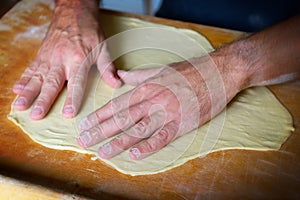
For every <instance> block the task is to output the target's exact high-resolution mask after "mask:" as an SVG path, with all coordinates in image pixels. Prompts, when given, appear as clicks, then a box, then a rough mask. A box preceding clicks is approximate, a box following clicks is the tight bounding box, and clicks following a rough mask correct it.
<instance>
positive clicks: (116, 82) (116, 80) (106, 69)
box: [97, 43, 122, 88]
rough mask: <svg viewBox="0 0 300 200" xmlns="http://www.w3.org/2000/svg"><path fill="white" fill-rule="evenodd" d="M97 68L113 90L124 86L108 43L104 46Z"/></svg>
mask: <svg viewBox="0 0 300 200" xmlns="http://www.w3.org/2000/svg"><path fill="white" fill-rule="evenodd" d="M97 66H98V70H99V71H100V74H101V77H102V79H103V81H104V82H105V83H107V84H108V85H110V86H111V87H113V88H118V87H120V86H121V85H122V82H121V80H120V77H119V76H118V74H117V71H116V67H115V66H114V64H113V63H112V60H111V57H110V55H109V51H108V48H107V45H106V43H103V45H102V48H101V52H100V54H99V56H98V58H97Z"/></svg>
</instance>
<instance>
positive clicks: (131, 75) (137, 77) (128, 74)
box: [117, 67, 164, 86]
mask: <svg viewBox="0 0 300 200" xmlns="http://www.w3.org/2000/svg"><path fill="white" fill-rule="evenodd" d="M163 69H164V68H163V67H157V68H149V69H135V70H130V71H124V70H118V72H117V73H118V75H119V77H120V78H121V79H122V80H123V82H124V83H126V84H128V85H133V86H136V85H139V84H141V83H142V82H144V81H146V80H147V79H149V78H151V77H153V76H155V75H157V74H158V73H160V72H161V71H162V70H163Z"/></svg>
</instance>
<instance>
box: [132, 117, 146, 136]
mask: <svg viewBox="0 0 300 200" xmlns="http://www.w3.org/2000/svg"><path fill="white" fill-rule="evenodd" d="M148 126H149V120H147V119H146V120H142V121H139V122H138V123H137V124H136V125H135V126H134V127H133V131H134V135H133V136H134V137H138V138H145V137H147V135H148V132H149V131H148V129H149V128H148Z"/></svg>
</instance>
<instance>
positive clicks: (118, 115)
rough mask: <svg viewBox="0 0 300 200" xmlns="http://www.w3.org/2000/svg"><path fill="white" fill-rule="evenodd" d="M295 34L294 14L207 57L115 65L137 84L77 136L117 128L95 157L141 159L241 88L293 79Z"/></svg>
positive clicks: (299, 29)
mask: <svg viewBox="0 0 300 200" xmlns="http://www.w3.org/2000/svg"><path fill="white" fill-rule="evenodd" d="M299 35H300V16H296V17H293V18H291V19H289V20H287V21H285V22H282V23H280V24H278V25H275V26H273V27H271V28H268V29H266V30H264V31H262V32H259V33H256V34H254V35H251V36H250V37H247V38H245V39H242V40H239V41H237V42H234V43H232V44H229V45H226V46H224V47H222V48H220V49H218V50H216V51H215V52H212V53H211V54H210V55H209V56H204V57H196V58H191V59H189V60H186V61H182V62H178V63H173V64H170V65H169V66H168V67H163V68H158V69H157V68H156V69H145V70H133V71H128V72H126V71H118V75H119V76H120V77H121V79H122V80H123V81H124V82H125V83H126V84H132V85H137V87H136V88H135V89H133V90H131V91H129V92H127V93H125V94H123V95H121V96H119V97H117V98H114V99H112V100H111V101H110V102H108V103H107V104H106V105H104V106H103V107H102V108H99V109H98V110H96V111H95V112H93V113H91V114H90V115H88V116H87V117H86V118H84V119H83V120H82V121H81V122H80V123H79V128H80V130H81V133H80V135H79V136H78V143H79V145H80V146H82V147H84V148H87V147H89V146H92V145H95V144H97V143H99V142H101V141H102V140H104V139H106V138H109V137H112V136H115V135H117V134H119V133H121V131H124V132H123V133H121V134H120V135H118V136H117V137H116V138H114V139H112V140H111V141H110V142H108V143H106V144H104V145H103V146H101V147H100V148H99V150H98V154H99V156H100V157H102V158H105V159H109V158H111V157H113V156H115V155H117V154H119V153H120V152H122V151H124V150H126V149H130V157H131V158H132V159H136V160H139V159H143V158H145V157H147V156H149V155H151V154H153V153H155V152H157V151H159V150H160V149H162V148H163V147H165V146H166V145H168V144H169V143H170V142H171V141H173V140H175V139H176V138H178V137H180V136H182V135H183V134H186V133H188V132H189V131H191V130H193V129H195V128H197V127H199V126H201V125H203V124H204V123H206V122H207V121H209V120H210V119H212V118H213V117H214V116H216V115H217V114H218V113H220V112H221V111H222V110H223V109H224V108H225V106H226V104H227V103H228V102H230V101H231V100H232V99H233V97H234V96H235V95H236V94H237V93H239V92H240V91H242V90H243V89H246V88H249V87H252V86H262V85H270V84H278V83H283V82H287V81H292V80H297V79H299V77H300V37H299Z"/></svg>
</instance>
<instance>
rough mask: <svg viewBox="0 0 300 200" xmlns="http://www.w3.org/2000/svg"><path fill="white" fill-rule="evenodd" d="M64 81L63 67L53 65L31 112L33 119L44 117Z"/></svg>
mask: <svg viewBox="0 0 300 200" xmlns="http://www.w3.org/2000/svg"><path fill="white" fill-rule="evenodd" d="M64 82H65V73H64V69H63V67H59V66H57V67H52V68H51V70H50V71H49V73H48V75H47V77H46V79H45V81H44V84H43V87H42V89H41V93H40V95H39V96H38V98H37V100H36V102H35V104H34V106H33V108H32V110H31V112H30V117H31V118H32V119H34V120H38V119H42V118H43V117H44V116H45V115H46V114H47V112H48V111H49V109H50V107H51V106H52V104H53V102H54V100H55V99H56V97H57V95H58V94H59V92H60V91H61V89H62V87H63V85H64Z"/></svg>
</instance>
